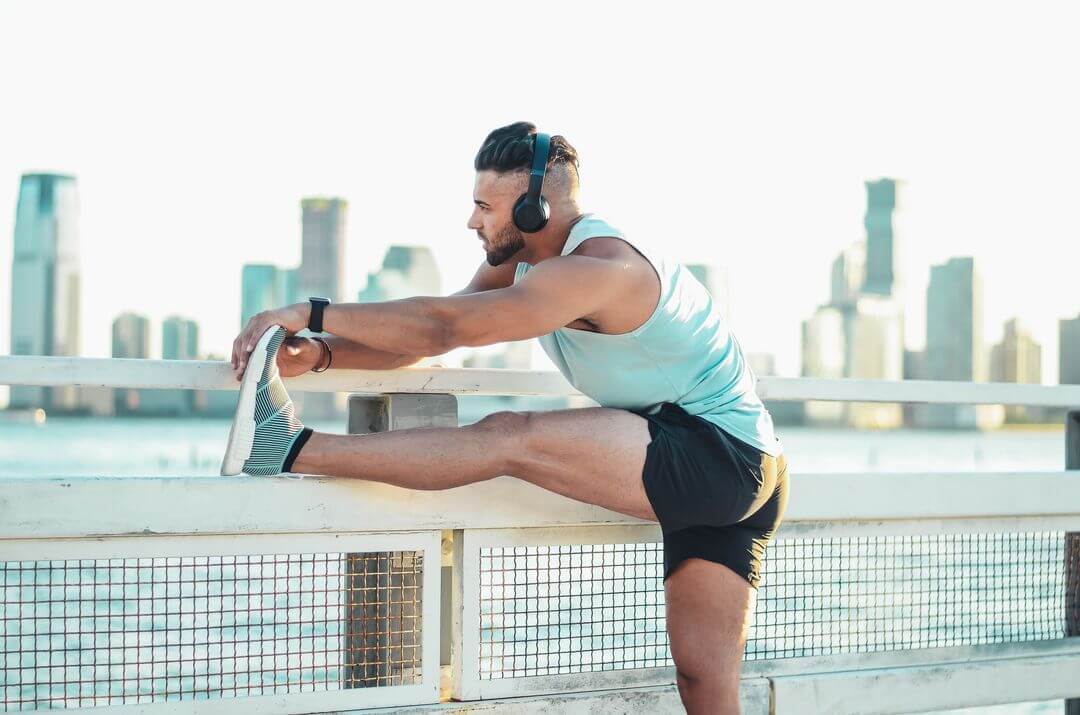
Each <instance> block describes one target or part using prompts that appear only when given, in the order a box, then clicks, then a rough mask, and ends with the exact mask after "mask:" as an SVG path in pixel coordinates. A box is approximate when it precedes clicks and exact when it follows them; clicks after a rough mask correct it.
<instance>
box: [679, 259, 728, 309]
mask: <svg viewBox="0 0 1080 715" xmlns="http://www.w3.org/2000/svg"><path fill="white" fill-rule="evenodd" d="M685 268H686V269H687V270H688V271H690V273H691V274H692V275H693V276H694V278H697V279H698V281H699V282H700V283H701V284H702V285H703V286H705V288H706V289H707V290H708V291H709V295H711V296H712V299H713V303H714V304H715V305H716V307H717V308H719V309H720V314H721V315H723V316H724V320H726V321H727V322H728V324H730V323H731V281H730V279H729V275H728V271H727V269H726V268H721V267H720V266H714V265H710V264H707V263H687V264H686V265H685Z"/></svg>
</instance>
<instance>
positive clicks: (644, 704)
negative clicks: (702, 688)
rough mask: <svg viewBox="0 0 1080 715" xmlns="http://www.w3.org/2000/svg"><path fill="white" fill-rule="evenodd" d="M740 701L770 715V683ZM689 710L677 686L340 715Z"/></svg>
mask: <svg viewBox="0 0 1080 715" xmlns="http://www.w3.org/2000/svg"><path fill="white" fill-rule="evenodd" d="M739 700H740V702H741V704H742V712H743V715H768V714H769V682H768V681H767V680H765V679H764V678H752V679H744V680H743V681H742V683H741V684H740V686H739ZM685 712H686V710H685V709H684V708H683V705H682V701H681V700H680V699H679V692H678V690H677V689H676V688H675V686H674V685H663V686H654V687H649V688H628V689H625V690H600V691H593V692H588V693H576V694H573V695H538V696H533V697H527V698H502V699H499V700H486V701H476V702H463V703H440V704H438V705H425V706H419V707H411V708H380V709H378V710H348V711H342V712H340V713H338V715H351V714H356V715H359V714H360V713H364V714H365V715H368V714H370V713H398V714H399V715H410V714H415V715H420V714H421V713H443V714H444V715H465V714H466V713H469V714H473V713H515V714H517V713H521V714H522V715H547V714H548V713H573V714H574V715H577V714H578V713H589V715H615V714H616V713H620V714H625V713H635V714H636V713H649V714H650V715H683V713H685Z"/></svg>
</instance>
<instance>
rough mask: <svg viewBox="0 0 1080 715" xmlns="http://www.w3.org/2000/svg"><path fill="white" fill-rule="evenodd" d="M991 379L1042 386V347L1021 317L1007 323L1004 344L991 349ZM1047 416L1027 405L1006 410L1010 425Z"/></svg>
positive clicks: (1042, 410)
mask: <svg viewBox="0 0 1080 715" xmlns="http://www.w3.org/2000/svg"><path fill="white" fill-rule="evenodd" d="M990 380H991V381H992V382H1015V383H1021V384H1026V385H1039V384H1041V383H1042V346H1040V345H1039V344H1038V343H1037V342H1035V339H1034V338H1033V337H1032V336H1031V333H1030V331H1028V329H1027V328H1026V327H1025V326H1024V325H1022V324H1021V323H1020V319H1019V318H1013V319H1012V320H1010V321H1009V322H1007V323H1005V334H1004V335H1003V336H1002V338H1001V342H1000V343H998V344H997V345H994V346H993V347H992V348H991V350H990ZM1045 414H1046V411H1045V410H1044V409H1042V408H1041V407H1032V406H1028V405H1009V406H1007V407H1006V408H1005V420H1006V421H1007V422H1038V421H1042V419H1043V418H1044V416H1045Z"/></svg>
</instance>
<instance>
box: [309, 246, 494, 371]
mask: <svg viewBox="0 0 1080 715" xmlns="http://www.w3.org/2000/svg"><path fill="white" fill-rule="evenodd" d="M514 268H515V266H513V265H511V266H510V267H507V266H489V265H488V264H487V263H482V264H481V265H480V267H479V268H478V269H477V271H476V275H474V276H473V278H472V280H471V281H469V284H468V285H467V286H465V287H464V288H462V289H461V290H460V291H458V292H457V293H455V294H454V295H468V294H470V293H479V292H481V291H486V290H493V289H496V288H503V287H506V286H508V285H510V284H512V283H513V282H514ZM324 322H325V321H324ZM324 327H325V326H324ZM323 339H324V340H326V342H327V343H328V344H329V346H330V349H331V350H332V351H333V352H334V361H333V364H332V366H333V367H334V368H346V369H356V370H394V369H397V368H399V367H406V366H408V365H413V364H415V363H417V362H419V361H420V360H421V359H423V358H424V357H427V356H426V355H411V354H408V353H397V352H392V351H387V350H378V349H376V348H373V347H370V346H368V345H365V344H364V343H361V342H358V341H357V340H350V339H348V338H346V337H342V336H341V335H328V336H327V337H325V338H323Z"/></svg>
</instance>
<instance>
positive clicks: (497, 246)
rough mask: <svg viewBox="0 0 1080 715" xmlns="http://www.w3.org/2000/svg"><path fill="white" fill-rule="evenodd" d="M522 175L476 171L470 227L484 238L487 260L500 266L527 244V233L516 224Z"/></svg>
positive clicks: (481, 238) (480, 237)
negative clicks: (517, 202)
mask: <svg viewBox="0 0 1080 715" xmlns="http://www.w3.org/2000/svg"><path fill="white" fill-rule="evenodd" d="M520 183H521V178H520V177H518V176H516V175H502V176H500V175H499V174H497V173H495V172H494V171H478V172H476V184H475V186H474V187H473V212H472V215H471V216H470V217H469V224H468V226H469V228H471V229H472V230H474V231H476V234H477V236H478V237H479V239H480V240H481V241H483V246H484V252H485V253H487V262H488V263H489V264H490V265H492V266H498V265H501V264H503V263H505V262H506V261H507V260H509V259H510V258H511V257H512V256H513V255H514V254H516V253H517V252H518V251H520V250H521V249H522V248H524V247H525V236H524V234H522V232H521V231H519V230H518V228H517V227H516V226H515V225H514V220H513V209H514V202H515V201H517V198H518V196H520V195H521V193H522V189H521V187H520V186H519V184H520Z"/></svg>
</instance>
